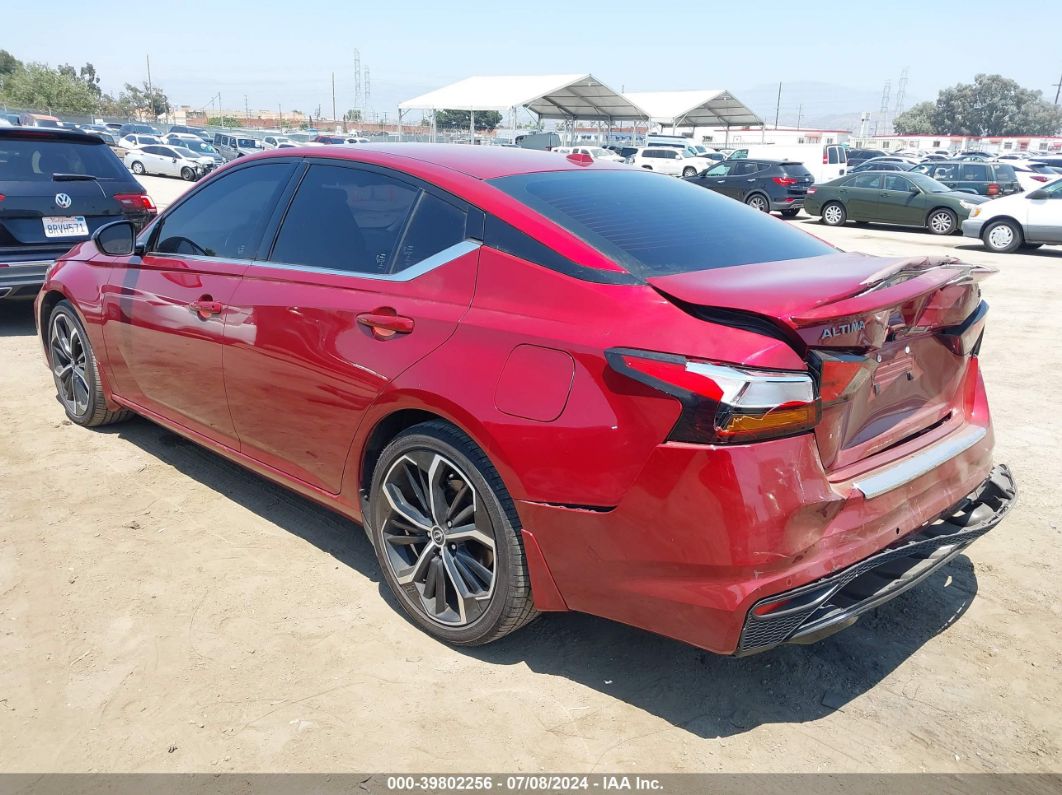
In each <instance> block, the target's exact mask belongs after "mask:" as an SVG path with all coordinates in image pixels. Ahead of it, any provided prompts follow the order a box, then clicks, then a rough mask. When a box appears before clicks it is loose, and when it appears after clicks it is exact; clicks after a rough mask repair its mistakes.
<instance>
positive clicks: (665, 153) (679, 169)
mask: <svg viewBox="0 0 1062 795" xmlns="http://www.w3.org/2000/svg"><path fill="white" fill-rule="evenodd" d="M627 162H628V163H630V164H632V165H635V166H638V167H639V168H644V169H648V170H649V171H659V172H660V173H661V174H670V175H672V176H675V177H692V176H694V175H695V174H700V173H701V172H702V171H704V170H705V169H706V168H709V167H710V166H713V165H715V164H714V163H713V162H712V161H711V160H708V159H707V158H704V157H697V156H696V155H695V154H693V153H692V151H690V150H687V149H679V148H677V147H674V146H646V147H643V148H641V149H639V150H638V151H637V152H635V153H634V154H633V155H631V156H630V157H628V158H627Z"/></svg>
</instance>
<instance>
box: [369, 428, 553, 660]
mask: <svg viewBox="0 0 1062 795" xmlns="http://www.w3.org/2000/svg"><path fill="white" fill-rule="evenodd" d="M367 518H369V519H371V527H370V528H369V533H370V535H371V537H372V540H373V544H374V546H375V547H376V556H377V559H378V560H379V562H380V569H381V571H382V572H383V576H384V579H385V580H386V581H387V584H388V586H389V587H390V588H391V591H392V592H393V593H394V594H395V596H396V597H397V599H398V602H399V603H400V604H401V605H402V609H403V610H404V611H405V612H406V614H407V615H408V616H409V617H410V618H411V619H412V620H413V621H414V622H415V623H416V624H417V625H418V626H419V627H420V628H421V629H423V630H424V631H425V632H427V633H428V634H429V635H431V636H433V637H435V638H438V639H439V640H442V641H445V642H447V643H453V644H455V645H458V646H479V645H482V644H485V643H490V642H491V641H494V640H497V639H498V638H501V637H503V636H504V635H508V634H509V633H510V632H513V631H515V630H517V629H519V628H520V627H522V626H523V625H524V624H527V623H528V622H529V621H531V620H532V619H533V618H535V616H536V615H538V613H537V611H536V610H535V605H534V602H533V601H532V597H531V582H530V578H529V577H528V573H527V563H526V559H525V557H524V549H523V540H522V538H521V537H520V520H519V518H518V517H517V514H516V509H515V507H514V506H513V501H512V498H510V497H509V492H508V491H507V490H506V488H505V484H504V483H503V482H502V479H501V476H500V475H499V474H498V472H497V470H496V469H495V468H494V465H493V464H491V462H490V459H488V458H487V456H486V454H484V452H483V451H482V450H480V449H479V447H477V446H476V445H475V444H474V443H473V442H472V440H470V439H469V438H468V437H467V436H465V435H464V434H463V433H461V431H459V430H458V429H457V428H455V427H453V426H452V425H449V424H448V423H445V422H442V421H432V422H425V423H422V424H420V425H415V426H413V427H412V428H409V429H407V430H405V431H403V432H402V433H400V434H399V435H398V436H396V437H395V438H394V439H393V440H392V441H391V443H390V444H388V445H387V447H386V448H384V451H383V453H381V454H380V458H379V460H378V461H377V463H376V467H375V469H374V470H373V476H372V486H371V488H370V491H369V511H368V514H367Z"/></svg>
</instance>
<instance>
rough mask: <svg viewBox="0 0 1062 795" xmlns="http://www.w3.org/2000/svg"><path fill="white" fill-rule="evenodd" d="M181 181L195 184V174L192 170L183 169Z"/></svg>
mask: <svg viewBox="0 0 1062 795" xmlns="http://www.w3.org/2000/svg"><path fill="white" fill-rule="evenodd" d="M181 179H183V180H184V181H185V182H195V172H194V171H192V169H190V168H182V169H181Z"/></svg>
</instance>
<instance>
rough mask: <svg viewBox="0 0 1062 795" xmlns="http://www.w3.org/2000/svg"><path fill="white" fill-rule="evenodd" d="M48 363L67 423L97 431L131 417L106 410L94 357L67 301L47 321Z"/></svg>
mask: <svg viewBox="0 0 1062 795" xmlns="http://www.w3.org/2000/svg"><path fill="white" fill-rule="evenodd" d="M48 363H49V364H50V365H51V368H52V379H53V380H54V381H55V389H56V392H57V394H58V396H59V402H60V403H62V404H63V410H64V411H66V416H67V417H69V418H70V421H71V422H73V423H75V424H77V425H81V426H84V427H86V428H97V427H99V426H100V425H109V424H111V423H112V422H121V421H122V420H127V419H129V417H131V416H132V413H131V412H129V411H125V410H124V409H120V410H118V411H109V410H108V409H107V399H106V397H105V396H104V394H103V383H102V382H101V381H100V372H99V364H98V362H97V361H96V355H95V354H94V353H93V352H92V344H91V343H90V342H89V338H88V334H86V333H85V327H84V325H82V323H81V320H80V319H79V318H78V316H77V313H76V312H74V308H73V307H72V306H71V305H70V302H69V301H60V302H59V303H58V304H56V306H55V309H53V310H52V314H51V315H50V316H49V318H48Z"/></svg>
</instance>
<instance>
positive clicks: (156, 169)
mask: <svg viewBox="0 0 1062 795" xmlns="http://www.w3.org/2000/svg"><path fill="white" fill-rule="evenodd" d="M124 162H125V165H126V167H127V168H128V169H129V170H130V171H132V172H133V173H134V174H136V175H137V176H139V175H141V174H160V175H162V176H164V177H180V178H181V179H184V180H188V181H189V182H193V181H195V180H197V179H199V178H200V177H201V176H203V175H204V174H206V173H207V172H208V171H209V170H210V169H211V168H213V161H212V160H211V158H209V157H200V156H198V155H196V153H195V152H193V151H192V150H191V149H185V148H183V147H177V146H145V147H142V148H140V149H134V150H132V151H130V152H127V153H126V155H125V161H124Z"/></svg>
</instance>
